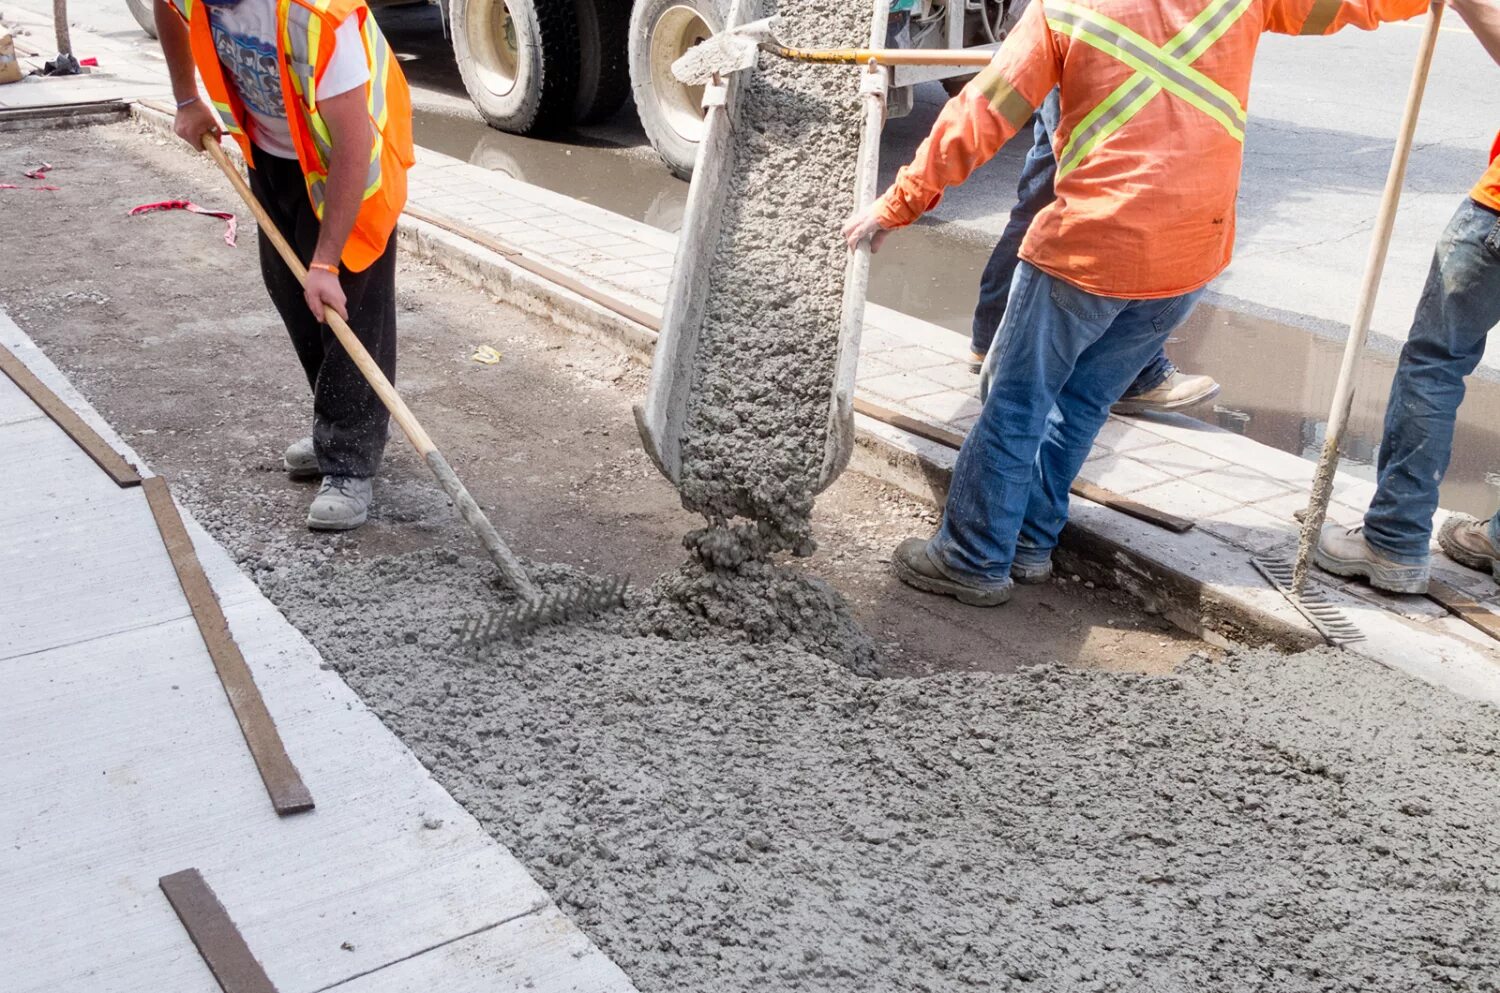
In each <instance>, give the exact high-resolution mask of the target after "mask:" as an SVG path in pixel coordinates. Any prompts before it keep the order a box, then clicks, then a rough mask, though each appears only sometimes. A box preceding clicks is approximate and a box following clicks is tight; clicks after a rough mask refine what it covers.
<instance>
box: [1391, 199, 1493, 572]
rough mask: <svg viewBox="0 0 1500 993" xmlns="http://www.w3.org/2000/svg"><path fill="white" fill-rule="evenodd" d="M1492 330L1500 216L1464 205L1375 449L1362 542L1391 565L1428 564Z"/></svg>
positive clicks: (1437, 262) (1437, 259)
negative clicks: (1435, 520)
mask: <svg viewBox="0 0 1500 993" xmlns="http://www.w3.org/2000/svg"><path fill="white" fill-rule="evenodd" d="M1497 323H1500V213H1496V212H1495V211H1493V210H1491V209H1489V208H1488V207H1484V206H1481V205H1480V204H1477V203H1475V202H1474V201H1472V200H1466V201H1464V203H1463V206H1461V207H1459V208H1458V212H1457V213H1456V214H1454V215H1453V220H1451V221H1449V222H1448V228H1447V230H1446V231H1444V232H1443V236H1442V237H1441V238H1440V239H1438V244H1437V251H1436V252H1435V253H1434V255H1433V259H1432V268H1431V269H1430V270H1428V273H1427V286H1426V288H1425V289H1423V290H1422V299H1421V301H1420V302H1419V303H1418V304H1417V313H1416V316H1415V317H1414V318H1413V319H1412V325H1411V334H1410V336H1409V337H1408V338H1407V339H1406V345H1405V346H1404V347H1402V349H1401V362H1400V364H1399V365H1398V366H1397V367H1396V378H1395V379H1394V380H1393V381H1392V383H1391V398H1390V402H1389V404H1388V405H1387V406H1386V411H1385V435H1384V436H1383V437H1382V438H1381V441H1380V459H1379V462H1378V472H1379V475H1378V479H1379V484H1380V485H1379V489H1378V490H1377V491H1376V493H1375V499H1374V500H1373V501H1371V503H1370V509H1369V510H1368V511H1366V512H1365V539H1366V540H1367V541H1368V542H1369V543H1370V544H1371V545H1372V546H1374V547H1375V549H1376V550H1377V551H1380V552H1382V553H1384V554H1385V555H1387V556H1389V557H1390V558H1392V559H1394V560H1396V561H1397V562H1401V563H1404V564H1407V565H1420V564H1421V563H1423V562H1426V561H1427V557H1428V550H1427V549H1428V543H1429V542H1430V541H1431V540H1432V515H1433V514H1434V513H1436V512H1437V507H1438V485H1439V484H1440V483H1441V482H1442V481H1443V474H1444V473H1445V472H1447V471H1448V460H1449V458H1450V457H1451V456H1452V454H1453V422H1454V420H1455V419H1456V418H1457V417H1458V405H1459V404H1460V403H1462V402H1463V399H1464V377H1465V376H1467V375H1468V374H1469V373H1471V372H1473V371H1474V367H1475V366H1477V365H1478V364H1479V359H1480V356H1482V355H1483V354H1484V344H1485V340H1486V339H1487V338H1488V337H1489V333H1490V329H1491V328H1493V327H1494V326H1495V325H1496V324H1497ZM1489 531H1490V537H1491V539H1492V540H1493V539H1494V538H1496V537H1497V535H1500V514H1497V515H1496V517H1492V518H1491V519H1490V524H1489Z"/></svg>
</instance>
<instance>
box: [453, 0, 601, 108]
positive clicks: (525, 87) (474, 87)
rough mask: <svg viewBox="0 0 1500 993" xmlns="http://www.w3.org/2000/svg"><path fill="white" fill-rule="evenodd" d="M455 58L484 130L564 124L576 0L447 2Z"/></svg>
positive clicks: (574, 68) (574, 58)
mask: <svg viewBox="0 0 1500 993" xmlns="http://www.w3.org/2000/svg"><path fill="white" fill-rule="evenodd" d="M450 13H451V16H452V18H453V54H454V57H455V58H456V59H457V61H458V74H459V76H461V77H462V78H463V81H464V89H466V90H468V91H469V99H470V100H472V101H473V102H474V107H475V108H476V109H477V110H478V111H479V115H480V116H481V117H483V118H484V119H485V122H486V123H488V124H489V125H490V127H493V128H498V129H500V130H501V131H510V132H513V133H515V134H530V133H532V132H537V131H547V130H553V129H556V128H560V127H565V126H567V125H568V124H569V123H571V122H572V119H573V102H574V100H576V99H577V96H578V25H577V16H576V13H575V9H574V0H452V6H451V8H450Z"/></svg>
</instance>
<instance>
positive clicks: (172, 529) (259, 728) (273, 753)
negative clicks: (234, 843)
mask: <svg viewBox="0 0 1500 993" xmlns="http://www.w3.org/2000/svg"><path fill="white" fill-rule="evenodd" d="M142 489H144V490H145V491H146V500H147V502H149V503H150V505H151V513H152V515H153V516H154V517H155V518H156V527H157V530H159V531H160V532H161V538H162V542H163V544H165V545H166V546H167V554H168V555H170V556H171V558H172V567H173V568H174V569H176V570H177V580H178V582H180V583H181V584H182V592H183V594H184V595H185V596H186V597H187V601H188V606H190V607H191V608H192V610H193V619H194V620H196V621H197V622H198V631H199V633H201V634H202V635H203V643H204V644H205V645H206V646H208V654H209V656H210V657H211V658H212V659H213V660H214V668H215V669H216V670H217V671H218V673H219V682H221V683H222V684H223V685H224V695H225V696H227V697H229V705H230V706H231V707H233V708H234V716H235V719H236V720H237V721H239V724H240V731H241V732H242V733H243V734H244V736H245V744H246V745H247V746H249V748H250V756H251V757H252V758H253V759H255V766H256V768H257V769H259V770H260V778H261V780H262V781H263V782H264V783H265V784H266V792H267V793H269V794H270V795H271V805H272V806H274V807H275V808H276V812H277V813H278V814H295V813H300V812H301V811H304V810H311V809H312V808H313V798H312V794H311V793H310V792H309V791H308V789H307V786H306V784H304V783H303V782H302V776H301V775H300V774H299V773H298V772H297V767H296V766H294V765H292V760H291V759H290V758H289V757H288V756H287V753H286V746H284V745H283V744H282V742H281V734H280V733H279V732H278V731H277V730H276V722H275V721H273V720H272V719H271V712H270V711H269V710H267V709H266V702H265V700H264V699H263V698H262V697H261V695H260V690H259V689H258V688H257V687H256V685H255V678H254V677H253V676H252V675H251V674H250V667H249V666H248V665H246V664H245V657H244V655H242V654H240V648H239V645H237V644H235V641H234V636H233V635H232V634H230V632H229V622H228V621H226V620H225V619H224V611H223V609H222V608H221V607H220V606H219V598H218V597H217V596H216V595H215V594H214V588H213V586H212V584H210V583H209V581H208V576H206V575H205V574H204V572H203V566H202V565H201V564H200V563H199V562H198V553H197V552H195V551H194V550H193V540H192V538H190V537H189V536H188V533H187V529H186V528H185V527H183V524H182V516H181V515H180V514H178V513H177V506H176V505H175V504H174V503H173V502H172V493H171V491H170V490H169V489H167V481H166V480H165V479H163V478H162V477H161V476H153V477H151V478H150V479H147V480H146V481H145V483H144V484H143V485H142Z"/></svg>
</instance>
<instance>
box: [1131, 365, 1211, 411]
mask: <svg viewBox="0 0 1500 993" xmlns="http://www.w3.org/2000/svg"><path fill="white" fill-rule="evenodd" d="M1219 389H1220V387H1219V384H1218V383H1216V382H1214V378H1213V377H1212V376H1190V375H1188V374H1187V373H1185V372H1176V371H1174V372H1173V373H1172V375H1170V376H1168V377H1167V378H1166V379H1165V380H1163V381H1162V383H1161V385H1160V386H1157V387H1156V388H1155V389H1150V390H1147V391H1146V392H1145V393H1137V394H1136V395H1135V396H1133V397H1124V398H1122V399H1120V400H1117V401H1116V402H1115V404H1114V406H1112V407H1110V408H1109V409H1110V410H1112V411H1114V412H1115V413H1116V414H1146V413H1150V412H1151V411H1153V410H1181V409H1182V408H1183V407H1191V406H1193V405H1194V404H1197V403H1203V402H1204V401H1205V400H1212V399H1213V398H1214V397H1216V396H1218V395H1219Z"/></svg>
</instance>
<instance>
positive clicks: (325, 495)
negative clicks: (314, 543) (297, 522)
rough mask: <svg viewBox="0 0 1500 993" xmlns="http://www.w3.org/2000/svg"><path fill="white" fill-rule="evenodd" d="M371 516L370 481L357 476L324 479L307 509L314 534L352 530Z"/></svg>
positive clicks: (308, 520) (308, 524) (327, 477)
mask: <svg viewBox="0 0 1500 993" xmlns="http://www.w3.org/2000/svg"><path fill="white" fill-rule="evenodd" d="M369 516H370V481H369V480H368V479H362V478H360V477H358V476H324V477H323V485H322V486H319V487H318V495H317V496H316V497H314V498H313V502H312V506H311V507H309V508H308V509H307V526H308V527H310V528H312V529H313V530H314V531H352V530H354V529H355V528H357V527H359V526H360V525H361V524H363V523H364V522H365V521H366V520H367V519H368V518H369Z"/></svg>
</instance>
